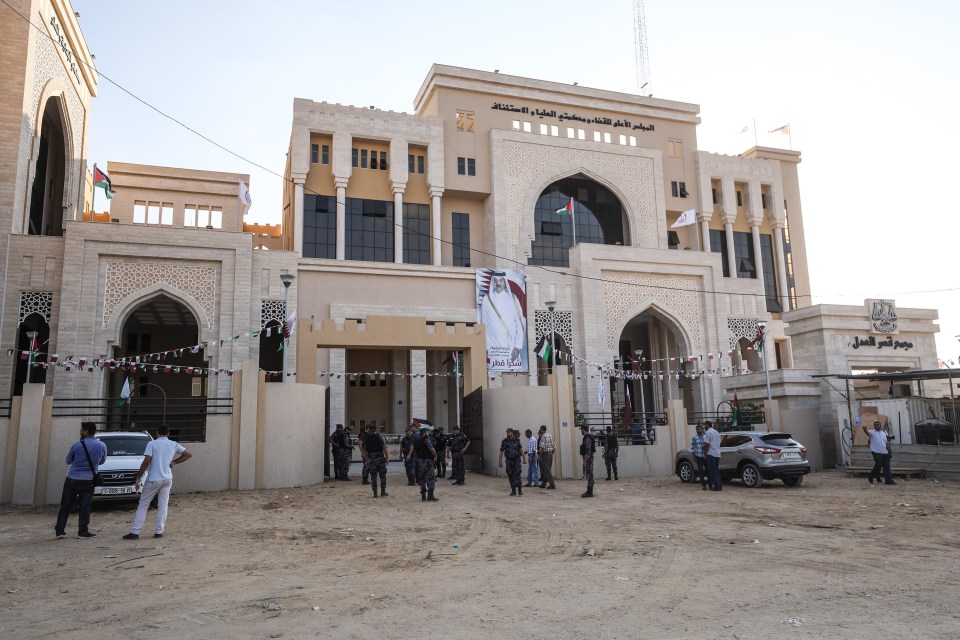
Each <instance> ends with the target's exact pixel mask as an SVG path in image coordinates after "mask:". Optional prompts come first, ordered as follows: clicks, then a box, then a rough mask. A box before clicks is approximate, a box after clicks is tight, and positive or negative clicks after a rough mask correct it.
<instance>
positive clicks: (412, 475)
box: [400, 426, 417, 487]
mask: <svg viewBox="0 0 960 640" xmlns="http://www.w3.org/2000/svg"><path fill="white" fill-rule="evenodd" d="M413 433H414V432H413V427H412V426H410V427H407V434H406V435H405V436H403V439H402V440H401V441H400V457H401V458H403V467H404V470H405V471H406V472H407V486H408V487H413V486H415V485H416V484H417V472H416V464H415V463H414V462H413V460H408V459H407V457H408V454H409V453H410V452H411V451H412V450H413V437H414V436H413Z"/></svg>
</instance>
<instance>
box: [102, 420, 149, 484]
mask: <svg viewBox="0 0 960 640" xmlns="http://www.w3.org/2000/svg"><path fill="white" fill-rule="evenodd" d="M97 438H99V439H100V441H101V442H102V443H103V444H105V445H107V460H106V462H104V463H103V464H102V465H100V469H99V471H100V475H101V476H103V485H102V486H99V487H97V488H95V489H94V490H93V499H94V500H124V499H126V500H131V499H139V497H140V492H139V491H137V486H136V485H137V471H139V470H140V465H141V464H142V463H143V452H144V451H145V450H146V448H147V443H148V442H150V441H151V440H153V438H151V437H150V434H149V433H147V432H146V431H101V432H99V433H97ZM144 475H146V474H144Z"/></svg>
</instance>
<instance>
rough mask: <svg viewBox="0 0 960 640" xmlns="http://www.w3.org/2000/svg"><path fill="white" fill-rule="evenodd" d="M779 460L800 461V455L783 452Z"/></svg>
mask: <svg viewBox="0 0 960 640" xmlns="http://www.w3.org/2000/svg"><path fill="white" fill-rule="evenodd" d="M780 459H781V460H799V459H800V454H799V453H794V452H792V451H785V452H783V453H781V454H780Z"/></svg>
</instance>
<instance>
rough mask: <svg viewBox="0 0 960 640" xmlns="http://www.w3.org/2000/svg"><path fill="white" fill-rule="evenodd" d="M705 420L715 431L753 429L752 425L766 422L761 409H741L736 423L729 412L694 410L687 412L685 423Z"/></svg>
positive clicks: (699, 422)
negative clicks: (711, 424) (710, 423)
mask: <svg viewBox="0 0 960 640" xmlns="http://www.w3.org/2000/svg"><path fill="white" fill-rule="evenodd" d="M707 420H709V421H710V422H712V423H713V426H714V427H715V428H716V430H717V431H753V425H755V424H764V423H765V422H766V418H765V417H764V415H763V409H741V410H740V411H739V415H738V416H737V424H733V416H732V415H731V414H730V412H719V413H718V412H716V411H695V412H692V413H688V414H687V424H703V423H705V422H706V421H707Z"/></svg>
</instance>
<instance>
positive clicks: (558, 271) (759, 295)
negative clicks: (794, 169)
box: [0, 0, 960, 299]
mask: <svg viewBox="0 0 960 640" xmlns="http://www.w3.org/2000/svg"><path fill="white" fill-rule="evenodd" d="M0 3H3V4H4V5H5V6H6V7H7V8H8V9H10V10H11V11H12V12H13V13H15V14H16V15H17V16H19V17H20V18H21V19H22V20H24V21H25V22H27V23H28V24H29V25H30V26H32V27H33V28H34V29H36V30H37V32H38V33H40V34H41V35H42V36H43V37H45V38H47V39H48V40H50V42H52V43H53V44H54V45H57V44H58V43H57V42H56V41H55V40H54V39H53V38H52V37H51V36H50V34H48V33H47V32H46V31H45V30H43V29H42V28H41V27H39V26H38V25H36V24H34V23H33V22H32V21H31V20H30V19H29V18H27V17H26V16H24V15H23V14H22V13H20V12H19V11H17V10H16V9H15V8H14V7H12V6H11V5H10V3H9V2H7V0H0ZM74 59H75V60H77V62H79V63H80V64H82V65H84V66H86V67H88V68H90V69H91V70H93V71H94V72H96V73H97V74H98V75H99V76H100V77H101V78H103V79H104V80H106V81H107V82H109V83H110V84H112V85H113V86H115V87H116V88H117V89H119V90H120V91H121V92H123V93H125V94H127V95H128V96H130V97H131V98H132V99H133V100H135V101H136V102H139V103H140V104H142V105H143V106H145V107H147V108H148V109H150V110H151V111H154V112H155V113H157V114H158V115H160V116H161V117H163V118H166V119H167V120H170V121H171V122H173V123H174V124H176V125H178V126H180V127H182V128H183V129H185V130H187V131H189V132H190V133H192V134H194V135H195V136H197V137H198V138H200V139H202V140H204V141H205V142H208V143H210V144H212V145H213V146H215V147H217V148H218V149H220V150H222V151H224V152H226V153H228V154H229V155H232V156H234V157H235V158H237V159H239V160H242V161H243V162H246V163H248V164H250V165H252V166H254V167H257V168H258V169H260V170H262V171H265V172H267V173H268V174H270V175H273V176H275V177H277V178H280V179H281V180H283V181H284V182H287V183H289V184H290V185H293V186H294V187H295V186H296V183H295V182H294V181H293V180H292V179H291V178H288V177H286V176H285V175H283V174H281V173H278V172H276V171H274V170H273V169H270V168H268V167H266V166H264V165H262V164H260V163H259V162H256V161H255V160H253V159H251V158H248V157H247V156H244V155H243V154H241V153H238V152H237V151H234V150H233V149H231V148H229V147H227V146H225V145H223V144H221V143H219V142H217V141H216V140H214V139H213V138H210V137H208V136H206V135H204V134H203V133H201V132H200V131H197V130H196V129H194V128H193V127H191V126H190V125H188V124H186V123H184V122H183V121H181V120H179V119H177V118H176V117H174V116H172V115H170V114H169V113H167V112H165V111H163V110H161V109H160V108H159V107H156V106H154V105H153V104H151V103H150V102H148V101H147V100H145V99H143V98H141V97H140V96H138V95H137V94H135V93H133V92H132V91H130V90H129V89H127V88H126V87H124V86H123V85H121V84H120V83H118V82H117V81H116V80H114V79H113V78H111V77H110V76H108V75H106V74H105V73H103V72H102V71H100V70H99V69H98V68H96V67H94V66H93V65H92V64H89V63H87V62H86V61H85V60H81V59H80V58H78V57H76V56H74ZM301 186H302V187H303V189H304V192H309V193H310V195H316V196H322V197H330V196H329V195H327V194H323V193H318V192H316V191H313V190H312V189H309V188H308V187H307V186H306V185H301ZM337 204H338V205H342V206H344V207H346V203H343V202H339V201H337ZM391 224H392V225H393V226H394V227H397V228H399V229H403V230H404V231H410V232H411V233H415V234H417V235H420V236H425V237H427V238H429V239H431V240H438V241H439V242H441V243H442V244H446V245H449V246H452V247H455V246H458V245H457V244H456V243H455V242H453V241H452V240H445V239H443V238H442V237H441V238H435V237H434V236H432V235H430V234H429V233H424V232H423V231H420V230H419V229H415V228H412V227H407V226H405V225H403V224H401V223H397V222H392V223H391ZM460 246H461V248H464V247H462V245H460ZM469 251H470V252H471V253H475V254H479V255H483V256H487V257H490V258H495V259H496V260H500V261H502V262H508V263H511V264H515V265H517V266H519V267H521V268H523V269H527V268H535V269H539V270H541V271H544V272H546V273H550V274H553V275H559V276H563V277H572V278H579V279H581V280H587V281H594V282H601V283H612V284H625V285H628V286H636V287H645V288H649V289H660V290H665V291H686V292H692V293H709V294H715V295H727V296H740V297H750V298H762V299H766V298H767V296H766V293H734V292H730V291H717V290H713V289H700V288H697V287H694V288H684V287H671V286H667V285H655V284H639V283H635V282H624V281H621V280H615V279H608V278H601V277H597V276H588V275H583V274H578V273H572V272H569V271H564V270H562V268H551V267H548V266H545V265H537V264H528V263H524V262H521V261H519V260H516V259H515V258H509V257H506V256H501V255H498V254H496V253H491V252H489V251H484V250H482V249H475V248H473V247H469ZM950 291H960V287H953V288H947V289H932V290H927V291H908V292H901V293H895V294H886V296H884V297H893V296H898V295H912V294H923V293H945V292H950ZM782 295H783V293H782V292H781V296H782ZM862 295H864V294H832V295H827V296H822V295H821V296H820V297H827V298H839V297H854V296H862ZM795 297H796V298H813V294H810V293H803V294H801V293H797V294H795Z"/></svg>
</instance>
